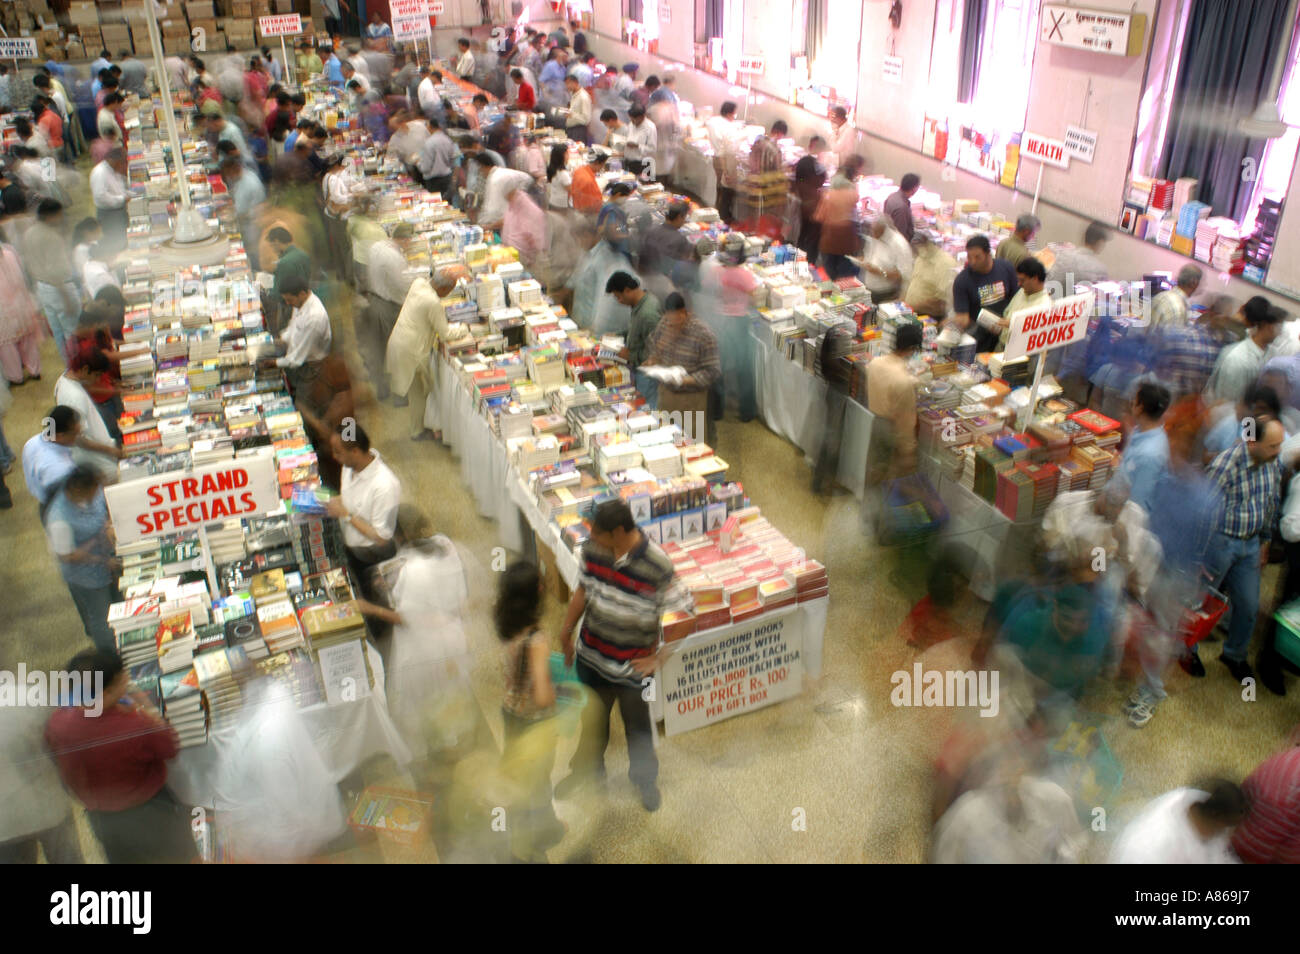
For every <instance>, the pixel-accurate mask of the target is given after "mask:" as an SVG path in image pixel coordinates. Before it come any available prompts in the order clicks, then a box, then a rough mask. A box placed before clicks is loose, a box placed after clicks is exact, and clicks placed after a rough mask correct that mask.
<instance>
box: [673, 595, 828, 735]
mask: <svg viewBox="0 0 1300 954" xmlns="http://www.w3.org/2000/svg"><path fill="white" fill-rule="evenodd" d="M803 620H804V616H803V614H802V613H799V612H796V611H794V608H793V607H791V611H790V612H787V613H784V614H782V615H779V616H777V617H775V618H773V617H771V616H765V617H763V618H761V619H757V620H754V621H752V622H747V623H738V624H736V625H734V626H728V627H725V628H722V629H719V630H718V633H717V635H716V636H713V637H710V638H707V639H705V640H704V641H703V642H700V643H697V644H693V641H692V638H690V637H688V638H687V639H686V641H685V642H684V643H683V644H682V646H681V648H680V649H678V650H677V651H676V652H674V653H673V654H672V655H671V656H669V657H668V659H667V661H665V662H664V664H663V667H662V668H661V670H660V673H659V688H660V690H661V691H662V692H663V694H664V695H663V700H664V701H663V706H664V731H665V732H667V734H668V735H676V734H678V733H679V732H689V731H690V730H692V729H698V728H701V727H703V726H706V725H712V724H713V723H714V722H721V721H722V720H723V719H730V718H731V717H732V716H736V715H740V714H741V713H744V712H752V711H754V710H755V709H761V708H763V707H764V706H770V705H772V704H773V703H775V702H784V701H785V700H786V699H791V698H793V697H795V696H797V695H799V693H800V692H802V691H803Z"/></svg>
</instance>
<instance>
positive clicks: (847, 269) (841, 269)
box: [821, 255, 858, 281]
mask: <svg viewBox="0 0 1300 954" xmlns="http://www.w3.org/2000/svg"><path fill="white" fill-rule="evenodd" d="M821 265H822V268H824V269H826V275H827V277H828V278H830V279H831V281H834V280H835V279H837V278H856V277H857V275H858V266H856V265H854V264H853V263H852V262H851V261H849V257H848V256H847V255H823V256H822V262H821Z"/></svg>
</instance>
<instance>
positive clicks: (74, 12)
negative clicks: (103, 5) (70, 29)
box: [68, 0, 99, 26]
mask: <svg viewBox="0 0 1300 954" xmlns="http://www.w3.org/2000/svg"><path fill="white" fill-rule="evenodd" d="M68 20H69V21H70V22H71V23H72V25H73V26H81V25H83V24H85V25H86V26H99V8H98V7H97V6H96V5H95V4H94V3H88V2H86V0H73V2H72V3H70V4H68Z"/></svg>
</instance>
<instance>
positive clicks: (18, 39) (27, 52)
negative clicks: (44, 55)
mask: <svg viewBox="0 0 1300 954" xmlns="http://www.w3.org/2000/svg"><path fill="white" fill-rule="evenodd" d="M0 56H2V57H4V58H6V59H14V60H34V59H37V53H36V38H35V37H32V36H6V37H0Z"/></svg>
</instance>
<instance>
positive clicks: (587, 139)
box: [564, 73, 592, 146]
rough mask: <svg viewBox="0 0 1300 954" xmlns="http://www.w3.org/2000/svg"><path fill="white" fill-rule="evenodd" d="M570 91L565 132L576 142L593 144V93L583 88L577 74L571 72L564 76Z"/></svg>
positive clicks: (587, 144) (566, 86)
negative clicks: (591, 127)
mask: <svg viewBox="0 0 1300 954" xmlns="http://www.w3.org/2000/svg"><path fill="white" fill-rule="evenodd" d="M564 88H565V90H566V91H567V92H568V97H569V99H568V110H569V112H568V115H567V116H566V117H565V120H564V134H565V135H566V136H568V137H569V138H570V139H572V140H573V141H574V142H579V143H582V144H583V145H584V146H589V145H591V130H590V128H589V127H590V126H591V118H592V117H591V110H592V105H591V94H590V93H588V92H587V91H586V90H585V89H583V88H582V83H581V81H580V80H579V79H578V77H577V76H575V75H573V74H572V73H570V74H569V75H568V76H566V77H565V78H564Z"/></svg>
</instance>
